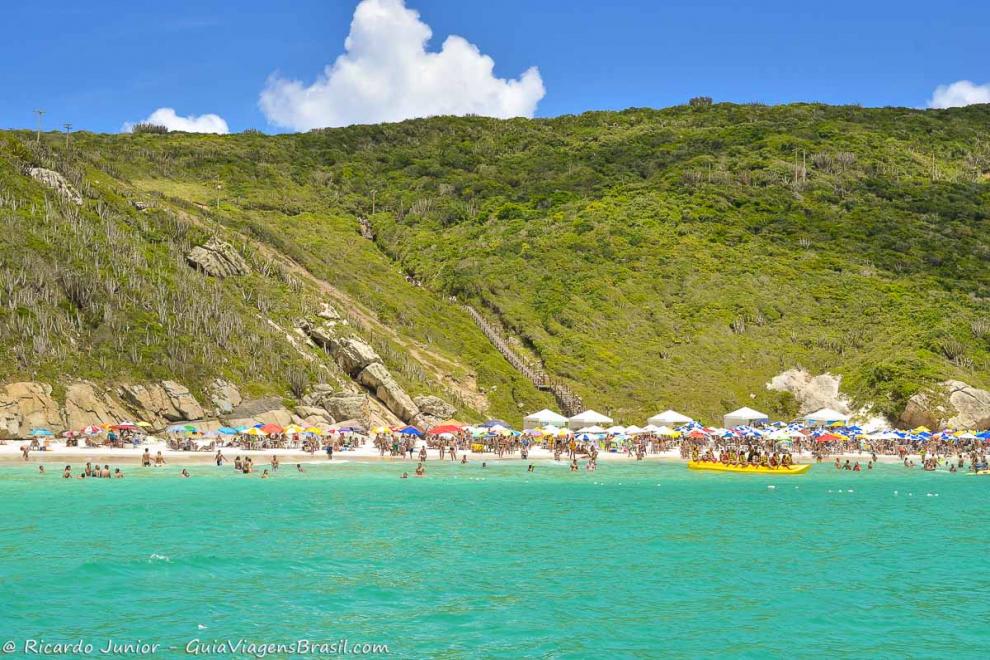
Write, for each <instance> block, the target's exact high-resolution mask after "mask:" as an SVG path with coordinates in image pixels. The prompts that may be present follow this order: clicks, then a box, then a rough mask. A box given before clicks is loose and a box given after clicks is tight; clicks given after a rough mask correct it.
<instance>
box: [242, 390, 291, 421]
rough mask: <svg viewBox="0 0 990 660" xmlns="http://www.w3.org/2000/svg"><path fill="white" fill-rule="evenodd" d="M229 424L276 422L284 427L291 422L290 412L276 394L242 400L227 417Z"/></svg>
mask: <svg viewBox="0 0 990 660" xmlns="http://www.w3.org/2000/svg"><path fill="white" fill-rule="evenodd" d="M226 421H227V424H228V425H229V426H241V425H244V426H250V425H252V424H257V423H261V424H269V423H271V424H278V425H279V426H282V427H286V426H288V425H289V424H291V423H292V413H291V412H289V410H288V409H287V408H286V407H285V406H284V405H283V404H282V399H280V398H279V397H277V396H271V397H265V398H262V399H252V400H250V401H243V402H242V403H241V405H239V406H237V407H236V408H234V410H233V411H232V412H231V413H230V415H229V416H228V417H227V420H226Z"/></svg>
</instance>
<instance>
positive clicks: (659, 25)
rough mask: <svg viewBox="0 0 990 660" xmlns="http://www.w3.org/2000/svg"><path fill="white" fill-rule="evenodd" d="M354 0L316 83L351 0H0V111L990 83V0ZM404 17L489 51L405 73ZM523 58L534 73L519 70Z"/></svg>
mask: <svg viewBox="0 0 990 660" xmlns="http://www.w3.org/2000/svg"><path fill="white" fill-rule="evenodd" d="M367 2H370V3H372V4H373V5H374V6H373V7H371V9H376V10H378V11H377V13H374V12H373V13H374V16H372V15H371V14H370V13H369V15H368V16H369V18H368V19H367V21H365V28H366V30H365V31H364V34H366V38H365V41H366V42H368V43H367V44H366V45H365V46H364V50H363V51H362V53H351V57H350V61H349V63H348V65H347V66H346V67H343V68H344V69H346V71H342V73H341V74H340V75H339V76H334V77H333V79H329V80H324V81H323V82H322V83H318V84H317V85H313V83H314V81H315V80H316V79H317V76H319V75H320V74H321V72H322V71H323V69H324V67H326V66H327V65H328V64H330V63H332V62H334V60H335V59H336V58H337V57H338V56H339V55H341V54H342V53H344V50H345V48H344V40H345V38H347V36H348V33H349V31H350V27H351V20H352V17H353V16H354V14H355V7H356V5H357V4H358V3H357V0H324V1H316V0H296V1H294V2H276V3H273V2H271V1H270V0H266V1H265V2H261V1H260V0H241V1H240V2H237V3H234V2H229V3H225V2H212V1H209V0H199V1H196V2H191V1H186V0H173V1H172V2H168V3H154V4H153V3H143V2H134V1H133V0H132V1H130V2H123V1H113V2H111V1H103V2H100V1H98V0H92V1H90V2H78V0H75V1H72V2H67V1H64V0H46V2H43V3H42V2H38V3H35V2H26V1H22V2H16V3H13V2H12V3H5V4H7V6H5V8H4V18H5V22H6V23H7V26H8V27H7V31H6V32H7V34H8V35H11V34H13V35H14V38H8V39H6V40H4V41H3V42H0V127H3V128H8V127H32V126H33V125H34V121H35V120H34V117H33V115H32V113H31V111H32V109H34V108H36V107H41V108H44V109H45V110H47V114H46V117H45V123H46V126H47V127H49V128H52V127H56V126H61V124H62V123H63V122H65V121H70V122H72V124H73V125H74V126H75V127H76V128H77V129H88V130H94V131H119V130H121V127H122V126H123V125H124V124H125V123H126V122H133V121H139V120H142V119H144V118H147V117H148V116H149V115H151V113H152V112H153V111H155V110H156V109H159V108H174V109H175V111H176V112H177V113H178V115H181V116H187V115H202V114H204V113H215V114H217V115H219V116H220V117H222V118H223V123H224V124H225V125H226V126H229V129H230V130H232V131H239V130H243V129H245V128H260V129H262V130H266V131H272V132H274V131H281V130H305V129H306V128H308V127H311V126H313V125H339V124H343V123H352V122H355V121H362V122H363V121H368V122H371V121H380V120H391V119H399V118H402V117H404V116H414V115H416V114H435V113H446V112H453V113H463V112H479V113H480V114H492V115H495V116H511V115H519V114H521V115H530V114H535V115H536V116H554V115H559V114H565V113H578V112H582V111H585V110H593V109H619V108H626V107H630V106H653V107H663V106H668V105H673V104H677V103H683V102H684V101H686V99H688V98H689V97H691V96H695V95H708V96H712V97H714V98H715V99H716V100H725V101H738V102H746V101H762V102H766V103H784V102H790V101H824V102H828V103H861V104H863V105H867V106H883V105H904V106H913V107H924V106H925V105H926V104H928V102H929V99H931V98H932V95H933V93H934V91H935V89H936V87H937V86H939V85H948V84H951V83H954V82H956V81H961V80H970V81H973V82H974V83H975V84H976V86H974V87H973V88H972V89H969V88H965V89H961V88H953V91H954V92H959V93H957V94H956V96H955V97H954V98H961V99H962V101H960V102H967V101H968V102H973V101H986V100H990V86H988V87H986V88H984V87H980V85H983V84H986V83H988V82H990V33H988V28H990V2H979V1H977V0H970V1H969V2H959V1H952V0H943V1H942V2H938V3H932V2H918V1H915V0H902V1H900V2H888V1H886V0H881V1H876V2H871V1H869V0H859V1H858V2H847V1H846V0H838V1H836V0H833V1H830V2H820V3H801V2H794V1H793V0H789V1H787V2H778V1H777V0H768V1H765V2H730V1H728V0H699V1H689V0H680V1H677V2H665V1H652V2H651V1H648V0H617V1H613V2H602V1H601V0H598V1H591V0H570V1H569V2H564V1H562V0H542V1H538V0H529V1H523V0H500V1H499V2H492V1H490V0H489V1H477V0H458V1H452V0H406V5H407V7H408V8H409V9H413V10H416V11H418V12H419V19H418V21H417V20H416V19H415V18H414V17H410V15H405V14H403V15H402V16H398V17H397V18H396V20H397V21H400V22H399V23H392V22H390V21H391V18H390V17H389V16H385V17H384V18H383V17H382V12H386V13H387V12H392V13H393V14H395V13H396V12H399V11H400V10H402V7H401V2H402V0H367ZM396 7H398V9H397V8H396ZM421 24H425V25H428V26H429V28H430V29H432V38H431V39H430V40H429V42H428V45H427V50H429V51H432V52H436V51H438V50H440V49H441V47H442V45H443V42H444V39H446V37H447V36H448V35H451V34H454V35H459V36H461V37H463V38H464V39H465V40H467V42H470V44H473V45H474V46H475V47H477V49H478V50H479V51H480V52H481V53H483V54H484V55H487V56H489V57H491V58H492V59H493V60H494V78H493V77H492V76H486V75H485V74H483V73H476V72H477V70H478V67H479V66H480V63H481V60H480V59H479V58H478V57H477V56H476V55H472V54H471V52H470V48H468V47H466V46H465V47H463V48H457V49H455V48H453V47H452V48H451V49H450V52H449V53H446V55H449V57H445V58H440V59H441V60H442V63H441V62H432V63H431V64H430V66H431V67H433V69H431V71H432V73H427V74H423V75H424V76H425V78H423V79H421V78H420V77H419V76H420V75H421V74H420V73H418V72H419V71H421V69H419V68H416V66H413V65H412V64H409V63H410V62H413V63H415V62H417V61H419V60H422V61H423V62H426V61H427V60H428V59H430V58H424V57H422V56H421V55H422V54H421V53H419V51H417V48H418V47H419V46H418V45H417V44H416V41H417V38H418V37H417V35H419V34H420V33H419V32H418V31H417V30H421V29H422V28H423V27H424V26H422V25H421ZM12 26H16V28H13V27H12ZM396 26H399V27H398V28H397V27H396ZM397 34H398V35H399V36H396V35H397ZM404 40H405V41H404ZM417 58H419V59H417ZM434 59H435V58H434ZM434 65H436V66H434ZM530 67H537V68H538V72H532V73H531V74H530V75H528V76H526V75H524V73H525V72H526V71H527V69H529V68H530ZM482 68H483V67H482ZM276 72H277V74H278V77H277V79H274V80H273V81H270V80H269V76H270V75H271V74H273V73H276ZM497 78H504V79H509V80H510V81H516V82H517V83H518V84H503V82H500V81H498V80H496V79H497ZM476 79H477V80H476ZM266 81H267V82H266ZM295 81H298V82H295ZM369 81H371V82H369ZM311 85H312V87H311ZM263 91H267V92H268V95H267V102H266V103H264V104H259V99H260V95H261V94H262V92H263ZM984 92H986V94H987V96H986V97H985V96H984V95H983V94H984ZM952 104H957V103H952Z"/></svg>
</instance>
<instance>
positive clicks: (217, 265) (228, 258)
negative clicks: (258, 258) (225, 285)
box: [186, 237, 250, 277]
mask: <svg viewBox="0 0 990 660" xmlns="http://www.w3.org/2000/svg"><path fill="white" fill-rule="evenodd" d="M186 261H188V262H189V265H190V266H192V267H193V268H197V269H199V270H201V271H203V272H204V273H206V274H207V275H212V276H213V277H232V276H235V275H247V273H248V272H249V271H250V269H249V268H248V265H247V262H246V261H244V258H243V257H242V256H241V255H240V254H238V253H237V250H235V249H234V246H233V245H231V244H230V243H226V242H224V241H221V240H220V239H218V238H216V237H214V238H211V239H210V240H208V241H207V242H206V244H205V245H199V246H196V247H194V248H193V249H192V250H191V251H190V252H189V254H187V255H186Z"/></svg>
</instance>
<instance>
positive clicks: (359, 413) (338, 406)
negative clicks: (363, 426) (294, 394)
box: [296, 384, 368, 421]
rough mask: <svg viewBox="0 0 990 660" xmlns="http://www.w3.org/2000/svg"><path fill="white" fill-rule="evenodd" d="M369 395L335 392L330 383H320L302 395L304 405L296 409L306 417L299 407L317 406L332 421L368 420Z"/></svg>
mask: <svg viewBox="0 0 990 660" xmlns="http://www.w3.org/2000/svg"><path fill="white" fill-rule="evenodd" d="M367 404H368V397H367V395H365V394H360V393H354V392H335V391H334V389H333V388H332V387H331V386H330V385H326V384H319V385H314V386H313V388H312V389H311V390H310V391H309V392H307V393H306V394H305V395H303V397H302V405H301V406H299V408H297V409H296V414H297V415H299V416H300V417H304V416H305V415H303V414H302V413H300V412H299V409H301V408H306V409H307V410H308V409H309V408H311V407H312V408H315V409H317V410H321V411H322V412H323V414H324V415H326V416H327V417H329V418H330V419H331V420H332V421H341V420H345V419H358V420H362V421H367V417H368V406H367Z"/></svg>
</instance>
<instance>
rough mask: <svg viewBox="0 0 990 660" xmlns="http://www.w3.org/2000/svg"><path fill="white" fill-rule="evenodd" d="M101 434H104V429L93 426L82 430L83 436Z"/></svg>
mask: <svg viewBox="0 0 990 660" xmlns="http://www.w3.org/2000/svg"><path fill="white" fill-rule="evenodd" d="M101 433H103V428H102V427H99V426H95V425H92V424H91V425H89V426H87V427H85V428H84V429H83V430H82V434H83V435H99V434H101Z"/></svg>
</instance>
